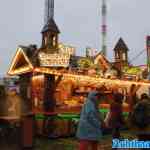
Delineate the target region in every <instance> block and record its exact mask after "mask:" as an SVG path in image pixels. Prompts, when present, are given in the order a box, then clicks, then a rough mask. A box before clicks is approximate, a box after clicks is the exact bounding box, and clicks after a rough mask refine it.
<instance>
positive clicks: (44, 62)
mask: <svg viewBox="0 0 150 150" xmlns="http://www.w3.org/2000/svg"><path fill="white" fill-rule="evenodd" d="M39 60H40V66H43V67H68V66H69V63H70V55H69V54H59V53H56V54H46V53H43V52H41V53H40V54H39Z"/></svg>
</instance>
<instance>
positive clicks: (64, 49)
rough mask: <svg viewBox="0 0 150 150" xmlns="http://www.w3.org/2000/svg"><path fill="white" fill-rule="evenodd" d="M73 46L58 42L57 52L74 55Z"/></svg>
mask: <svg viewBox="0 0 150 150" xmlns="http://www.w3.org/2000/svg"><path fill="white" fill-rule="evenodd" d="M75 51H76V49H75V47H72V46H70V45H64V44H62V43H60V44H59V52H60V53H62V54H69V55H73V56H74V55H75Z"/></svg>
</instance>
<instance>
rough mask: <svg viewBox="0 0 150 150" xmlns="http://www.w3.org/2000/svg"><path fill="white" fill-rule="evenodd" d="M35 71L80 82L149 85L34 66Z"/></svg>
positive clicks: (148, 83) (149, 84)
mask: <svg viewBox="0 0 150 150" xmlns="http://www.w3.org/2000/svg"><path fill="white" fill-rule="evenodd" d="M34 71H35V72H40V73H47V74H53V75H57V76H63V77H64V78H68V79H72V80H75V81H78V82H80V83H82V82H86V83H91V84H95V85H100V84H104V83H107V84H110V83H112V84H117V85H121V86H122V85H124V86H128V85H131V84H135V85H145V86H150V82H143V81H139V82H136V81H125V80H119V79H105V78H101V77H98V76H97V77H90V76H87V75H77V74H71V73H63V72H59V71H57V70H54V69H49V68H35V69H34Z"/></svg>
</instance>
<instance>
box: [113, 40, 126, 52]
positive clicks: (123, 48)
mask: <svg viewBox="0 0 150 150" xmlns="http://www.w3.org/2000/svg"><path fill="white" fill-rule="evenodd" d="M118 50H119V51H120V50H121V51H128V50H129V49H128V47H127V45H126V44H125V42H124V41H123V39H122V38H120V39H119V41H118V42H117V44H116V46H115V48H114V51H118Z"/></svg>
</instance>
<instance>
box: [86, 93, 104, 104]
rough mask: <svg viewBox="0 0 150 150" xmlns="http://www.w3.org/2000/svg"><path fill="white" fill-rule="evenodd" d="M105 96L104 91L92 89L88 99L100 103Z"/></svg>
mask: <svg viewBox="0 0 150 150" xmlns="http://www.w3.org/2000/svg"><path fill="white" fill-rule="evenodd" d="M104 96H105V94H104V93H103V92H98V91H91V92H89V94H88V100H90V101H92V102H94V103H97V104H98V103H100V102H101V101H102V100H104Z"/></svg>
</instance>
